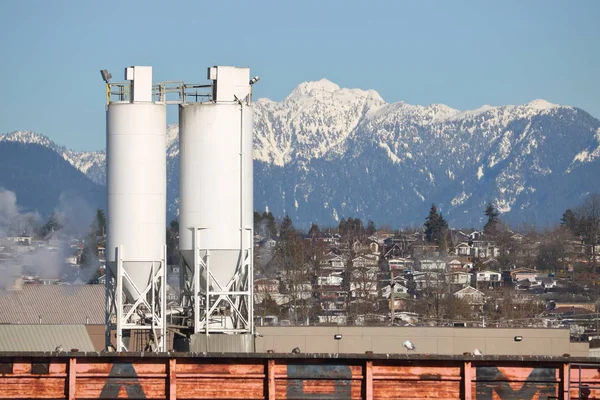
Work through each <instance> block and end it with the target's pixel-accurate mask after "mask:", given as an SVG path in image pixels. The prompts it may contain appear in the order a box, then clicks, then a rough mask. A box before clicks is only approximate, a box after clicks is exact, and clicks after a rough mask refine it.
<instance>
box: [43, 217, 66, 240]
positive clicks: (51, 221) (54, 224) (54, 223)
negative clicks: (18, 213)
mask: <svg viewBox="0 0 600 400" xmlns="http://www.w3.org/2000/svg"><path fill="white" fill-rule="evenodd" d="M61 228H62V225H61V224H60V223H59V222H58V218H56V214H54V213H52V215H50V217H49V218H48V221H47V222H46V223H45V224H44V225H43V226H42V228H41V229H40V237H41V238H43V239H46V238H50V237H51V236H52V234H53V233H54V232H56V231H59V230H60V229H61Z"/></svg>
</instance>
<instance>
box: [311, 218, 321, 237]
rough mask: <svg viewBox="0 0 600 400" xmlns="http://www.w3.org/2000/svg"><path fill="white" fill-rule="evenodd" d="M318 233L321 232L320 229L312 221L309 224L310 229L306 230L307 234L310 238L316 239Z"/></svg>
mask: <svg viewBox="0 0 600 400" xmlns="http://www.w3.org/2000/svg"><path fill="white" fill-rule="evenodd" d="M320 234H321V231H320V230H319V225H317V224H315V223H314V222H313V223H312V225H311V226H310V229H309V230H308V236H309V237H310V238H311V239H316V238H317V237H318V236H319V235H320Z"/></svg>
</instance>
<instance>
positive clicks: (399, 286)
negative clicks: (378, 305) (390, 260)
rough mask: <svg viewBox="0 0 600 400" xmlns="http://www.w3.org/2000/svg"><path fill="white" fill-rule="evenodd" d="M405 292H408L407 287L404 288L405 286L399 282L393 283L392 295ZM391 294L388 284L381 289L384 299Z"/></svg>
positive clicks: (405, 293) (399, 294)
mask: <svg viewBox="0 0 600 400" xmlns="http://www.w3.org/2000/svg"><path fill="white" fill-rule="evenodd" d="M407 294H408V288H406V286H404V285H402V284H400V283H395V284H394V296H404V295H407ZM391 295H392V291H391V289H390V285H387V286H384V287H383V288H382V289H381V296H382V297H383V298H384V299H388V298H389V297H390V296H391Z"/></svg>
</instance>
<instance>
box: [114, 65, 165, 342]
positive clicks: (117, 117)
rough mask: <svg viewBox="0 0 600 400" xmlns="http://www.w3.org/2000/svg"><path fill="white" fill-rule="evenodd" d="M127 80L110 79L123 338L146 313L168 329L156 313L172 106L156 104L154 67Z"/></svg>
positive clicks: (136, 70)
mask: <svg viewBox="0 0 600 400" xmlns="http://www.w3.org/2000/svg"><path fill="white" fill-rule="evenodd" d="M104 75H105V74H104V73H103V77H104ZM125 79H126V80H127V81H128V82H126V83H109V82H108V79H106V81H107V97H108V100H107V102H108V104H107V113H106V126H107V135H106V138H107V140H106V141H107V143H106V157H107V161H106V168H107V194H108V212H107V246H106V249H107V256H106V259H107V262H108V265H109V267H110V268H111V274H112V276H113V277H114V278H115V280H114V285H115V287H114V291H115V294H114V302H115V303H118V304H116V308H120V310H119V311H115V312H116V314H117V315H120V316H121V317H122V318H119V320H118V321H117V322H116V325H117V326H118V328H119V329H118V330H119V334H120V332H121V330H126V329H127V328H128V327H130V326H133V327H134V328H135V326H136V325H144V323H145V322H146V321H144V318H141V319H140V317H139V316H140V315H144V314H149V315H150V317H149V320H150V322H149V324H150V328H154V327H156V326H158V327H160V328H161V330H162V327H163V326H164V321H159V320H160V318H156V317H153V316H152V315H153V313H154V314H156V313H160V310H156V309H157V308H158V307H159V306H160V302H159V301H158V298H156V297H159V295H160V293H155V292H154V291H155V290H157V283H160V282H157V280H159V279H157V278H156V277H157V276H158V275H157V274H158V272H159V271H166V266H165V241H166V238H165V227H166V125H167V120H166V105H165V104H164V103H160V102H155V101H154V98H153V85H152V67H142V66H135V67H130V68H127V69H126V70H125ZM165 276H166V274H165ZM119 285H121V286H122V287H119ZM148 288H149V289H148ZM158 290H159V291H160V289H158ZM155 295H156V296H155ZM136 303H137V306H136V307H137V309H136V310H135V311H136V312H134V313H132V314H131V315H129V316H128V314H127V310H128V309H131V307H132V305H133V304H136ZM127 304H128V305H129V307H127V306H126V305H127ZM134 308H135V307H134ZM136 318H137V320H136ZM146 328H148V327H146ZM117 347H118V349H119V350H121V348H119V347H120V345H119V344H118V345H117Z"/></svg>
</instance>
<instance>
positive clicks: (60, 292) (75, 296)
mask: <svg viewBox="0 0 600 400" xmlns="http://www.w3.org/2000/svg"><path fill="white" fill-rule="evenodd" d="M105 298H106V295H105V288H104V285H24V286H23V289H22V290H10V291H0V323H1V324H44V325H46V324H48V325H61V324H66V325H79V324H82V325H83V324H104V314H105V304H104V303H105ZM40 320H41V322H40Z"/></svg>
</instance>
